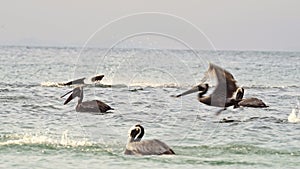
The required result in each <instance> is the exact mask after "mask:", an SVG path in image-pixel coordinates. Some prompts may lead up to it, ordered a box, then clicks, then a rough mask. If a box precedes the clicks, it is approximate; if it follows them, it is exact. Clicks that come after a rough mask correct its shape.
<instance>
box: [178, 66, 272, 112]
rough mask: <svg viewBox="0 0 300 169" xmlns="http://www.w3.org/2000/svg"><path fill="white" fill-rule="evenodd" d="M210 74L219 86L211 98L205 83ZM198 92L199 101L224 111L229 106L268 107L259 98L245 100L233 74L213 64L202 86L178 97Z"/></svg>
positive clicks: (242, 90)
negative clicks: (221, 108)
mask: <svg viewBox="0 0 300 169" xmlns="http://www.w3.org/2000/svg"><path fill="white" fill-rule="evenodd" d="M208 74H211V75H214V76H216V78H217V85H216V87H215V90H214V91H213V92H212V93H211V94H210V95H209V96H204V94H206V93H207V91H208V88H209V86H208V84H207V83H203V82H204V81H206V80H207V78H208ZM198 91H199V94H198V100H199V101H200V102H201V103H204V104H206V105H210V106H216V107H223V108H224V109H226V107H229V106H234V108H237V107H239V106H244V107H267V106H266V104H265V103H264V102H263V101H262V100H260V99H258V98H246V99H243V96H244V89H243V88H241V87H238V86H237V85H236V81H235V79H234V77H233V76H232V74H231V73H229V72H228V71H226V70H225V69H223V68H221V67H219V66H217V65H214V64H212V63H210V64H209V68H208V70H207V71H206V73H205V76H204V78H203V79H202V83H201V84H199V85H197V86H195V87H193V88H192V89H190V90H188V91H186V92H183V93H181V94H179V95H177V96H176V97H181V96H184V95H188V94H191V93H194V92H198ZM219 113H220V112H219Z"/></svg>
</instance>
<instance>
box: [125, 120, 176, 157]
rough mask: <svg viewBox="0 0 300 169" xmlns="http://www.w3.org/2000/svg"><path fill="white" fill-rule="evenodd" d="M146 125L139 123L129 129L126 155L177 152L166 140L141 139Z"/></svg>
mask: <svg viewBox="0 0 300 169" xmlns="http://www.w3.org/2000/svg"><path fill="white" fill-rule="evenodd" d="M144 133H145V130H144V127H143V126H141V125H139V124H137V125H135V126H133V127H132V128H130V130H129V131H128V142H127V145H126V150H125V152H124V154H126V155H163V154H175V153H174V151H173V150H172V149H171V148H170V147H169V146H168V145H167V144H165V143H164V142H162V141H160V140H157V139H154V140H144V141H141V139H142V137H143V136H144Z"/></svg>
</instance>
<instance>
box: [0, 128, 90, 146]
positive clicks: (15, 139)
mask: <svg viewBox="0 0 300 169" xmlns="http://www.w3.org/2000/svg"><path fill="white" fill-rule="evenodd" d="M5 137H6V138H9V140H7V141H4V142H0V146H5V145H24V144H29V145H30V144H48V145H60V146H71V147H77V146H91V145H92V144H93V143H91V142H89V141H88V140H86V139H83V140H73V139H71V138H70V137H69V136H68V130H66V131H64V132H63V133H62V135H61V139H56V138H51V137H49V136H47V135H40V134H31V133H26V134H12V135H6V136H5Z"/></svg>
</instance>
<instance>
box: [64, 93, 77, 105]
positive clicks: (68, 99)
mask: <svg viewBox="0 0 300 169" xmlns="http://www.w3.org/2000/svg"><path fill="white" fill-rule="evenodd" d="M74 98H75V97H73V94H71V95H70V96H69V97H68V98H67V100H66V101H65V102H64V105H65V104H68V103H69V102H70V101H71V100H73V99H74Z"/></svg>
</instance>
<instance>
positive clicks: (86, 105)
mask: <svg viewBox="0 0 300 169" xmlns="http://www.w3.org/2000/svg"><path fill="white" fill-rule="evenodd" d="M69 93H72V94H71V95H70V96H69V97H68V98H67V100H66V101H65V102H64V105H65V104H67V103H69V102H70V101H71V100H73V99H74V98H75V97H78V103H77V106H76V111H77V112H96V113H106V112H107V111H108V110H114V109H113V108H111V107H110V106H109V105H107V104H105V103H103V102H102V101H99V100H91V101H84V102H83V101H82V100H83V88H82V87H76V88H74V89H73V90H71V91H69V92H67V93H66V94H64V95H63V96H61V98H63V97H64V96H66V95H68V94H69Z"/></svg>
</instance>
